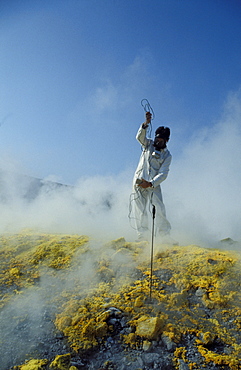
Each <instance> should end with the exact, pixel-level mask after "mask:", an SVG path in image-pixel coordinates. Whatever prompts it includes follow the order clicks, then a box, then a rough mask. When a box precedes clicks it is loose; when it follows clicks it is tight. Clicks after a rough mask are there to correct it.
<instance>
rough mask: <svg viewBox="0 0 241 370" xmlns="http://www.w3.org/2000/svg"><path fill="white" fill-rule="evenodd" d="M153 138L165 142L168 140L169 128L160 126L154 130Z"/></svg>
mask: <svg viewBox="0 0 241 370" xmlns="http://www.w3.org/2000/svg"><path fill="white" fill-rule="evenodd" d="M155 137H160V138H162V139H165V140H166V141H168V140H169V138H170V129H169V127H164V126H160V127H158V128H157V129H156V132H155Z"/></svg>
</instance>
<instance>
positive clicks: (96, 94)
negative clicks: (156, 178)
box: [0, 0, 241, 243]
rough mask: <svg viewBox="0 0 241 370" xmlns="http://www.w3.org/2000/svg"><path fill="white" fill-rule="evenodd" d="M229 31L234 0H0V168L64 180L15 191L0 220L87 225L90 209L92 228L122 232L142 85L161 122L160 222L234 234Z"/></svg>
mask: <svg viewBox="0 0 241 370" xmlns="http://www.w3.org/2000/svg"><path fill="white" fill-rule="evenodd" d="M240 35H241V3H240V1H237V0H151V1H149V0H128V1H127V0H124V1H123V0H122V1H119V0H65V1H63V0H47V1H45V0H39V1H37V0H29V1H27V0H2V1H1V2H0V56H1V63H0V168H1V169H4V170H10V171H17V172H18V173H24V174H27V175H30V176H34V177H37V178H41V179H42V178H43V179H51V180H55V181H58V182H61V183H65V184H70V185H75V187H74V189H75V190H74V192H75V194H74V200H73V199H72V198H70V197H69V195H68V194H67V195H66V198H65V199H64V198H63V195H61V196H60V197H58V196H57V195H56V196H54V197H53V198H49V196H48V194H47V195H46V197H44V196H43V197H42V196H41V197H40V198H39V199H37V200H36V202H35V206H34V205H29V206H28V205H26V204H25V203H24V200H19V196H18V201H16V202H15V204H14V205H13V206H12V207H9V205H6V207H5V208H6V209H5V211H4V210H3V208H2V209H1V219H0V225H1V230H6V229H7V230H8V228H9V225H14V226H15V227H16V225H19V227H25V226H29V225H30V226H33V227H35V226H36V225H37V226H41V225H42V227H43V228H45V229H46V228H47V229H48V230H51V231H53V230H59V227H60V229H61V232H63V231H64V230H65V231H68V232H69V231H70V232H80V233H82V232H83V233H87V234H88V233H89V232H92V231H93V220H94V221H95V222H94V225H95V226H96V230H97V229H98V231H96V232H98V233H99V232H100V230H101V231H102V232H103V233H104V234H105V235H109V234H110V231H112V233H113V237H118V236H122V235H123V234H126V235H129V234H128V233H129V230H130V225H129V222H128V217H127V215H128V206H129V204H128V202H129V195H130V193H131V184H132V177H133V173H134V171H135V168H136V166H137V162H138V160H139V156H140V153H141V149H140V146H139V144H138V143H137V141H136V139H135V135H136V132H137V129H138V128H139V125H140V124H141V122H143V120H144V110H143V108H142V106H141V100H142V99H145V98H146V99H148V100H149V102H150V104H151V106H152V108H153V110H154V112H155V119H154V120H153V122H152V126H153V127H152V133H153V132H154V130H155V129H156V128H157V127H158V126H161V125H165V126H169V127H170V128H171V139H170V142H169V143H168V147H169V149H170V151H171V153H172V155H173V160H172V164H171V169H170V174H169V176H168V179H167V180H166V181H165V182H164V183H163V185H162V190H163V195H164V203H165V205H166V209H167V216H168V219H169V221H170V222H171V225H172V230H173V234H174V235H173V236H174V237H175V238H176V239H178V240H179V241H181V240H183V241H184V242H187V241H188V242H191V243H194V241H195V240H201V239H202V240H204V239H205V240H206V241H207V240H208V241H210V240H215V241H217V240H219V239H221V238H225V237H232V238H234V239H238V240H241V225H240V221H239V220H240V209H241V198H240V183H241V161H240V158H241V124H240V122H241V63H240V61H241V37H240ZM10 178H11V176H10ZM17 188H18V189H19V191H20V193H21V186H20V184H17ZM6 189H8V190H9V192H10V193H11V192H12V193H11V194H12V195H11V197H12V199H15V195H16V189H15V190H14V189H13V185H12V183H11V181H10V183H9V182H7V186H6ZM11 197H10V198H11ZM20 198H21V194H20ZM106 199H109V200H110V201H111V202H112V203H111V204H112V212H109V213H108V212H107V210H104V209H103V200H106ZM79 204H84V205H86V206H85V207H84V208H83V209H82V210H81V211H80V209H79ZM26 207H27V209H26ZM94 210H95V212H96V214H95V213H93V211H94ZM107 213H108V214H107ZM84 221H85V223H84ZM133 237H134V236H133Z"/></svg>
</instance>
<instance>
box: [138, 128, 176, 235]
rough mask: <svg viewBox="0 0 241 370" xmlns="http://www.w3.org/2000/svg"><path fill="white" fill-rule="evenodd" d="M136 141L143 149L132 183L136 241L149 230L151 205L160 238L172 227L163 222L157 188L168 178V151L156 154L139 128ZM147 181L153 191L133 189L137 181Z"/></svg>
mask: <svg viewBox="0 0 241 370" xmlns="http://www.w3.org/2000/svg"><path fill="white" fill-rule="evenodd" d="M136 139H137V140H138V141H139V142H140V144H141V145H142V150H143V151H142V154H141V157H140V161H139V164H138V166H137V169H136V172H135V175H134V179H133V189H134V193H133V198H132V199H133V202H134V217H135V222H136V228H137V231H138V235H139V237H143V235H145V233H147V232H148V230H149V229H150V218H151V217H153V216H152V205H155V208H156V216H155V225H156V229H157V231H158V233H159V235H160V236H164V235H166V234H168V233H169V232H170V229H171V225H170V223H169V222H168V220H167V219H166V210H165V206H164V204H163V200H162V191H161V186H160V184H161V183H162V181H164V180H165V179H166V178H167V175H168V172H169V166H170V163H171V160H172V156H171V154H170V152H169V150H168V149H167V148H165V149H162V150H161V151H158V150H156V149H155V147H154V145H153V144H154V142H153V140H151V139H148V138H147V137H146V129H144V128H143V127H142V125H141V127H140V128H139V130H138V132H137V135H136ZM141 178H143V179H145V180H147V181H150V182H151V183H152V185H153V187H149V188H146V189H143V188H141V187H140V186H137V185H136V180H137V179H141Z"/></svg>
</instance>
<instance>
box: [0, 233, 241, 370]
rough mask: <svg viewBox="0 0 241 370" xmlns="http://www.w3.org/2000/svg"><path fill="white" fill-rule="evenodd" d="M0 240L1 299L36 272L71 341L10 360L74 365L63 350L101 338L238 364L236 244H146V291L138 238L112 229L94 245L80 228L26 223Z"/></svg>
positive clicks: (28, 284) (21, 288)
mask: <svg viewBox="0 0 241 370" xmlns="http://www.w3.org/2000/svg"><path fill="white" fill-rule="evenodd" d="M0 242H1V249H0V253H1V270H0V283H1V286H2V287H3V288H4V289H3V290H2V296H1V305H2V307H7V303H8V304H9V303H10V302H15V301H14V300H15V299H17V298H16V292H22V296H23V297H24V295H25V294H26V292H29V291H30V289H32V291H33V290H35V291H37V290H38V289H44V288H43V285H41V284H40V282H41V281H42V279H43V278H45V279H46V280H47V281H48V283H49V281H50V282H51V284H52V286H51V290H50V291H48V294H47V293H46V297H45V298H46V300H47V301H48V302H50V303H49V304H50V305H51V307H55V310H56V312H55V317H54V325H55V327H56V329H58V330H59V331H60V332H61V333H63V335H64V337H65V338H66V340H67V341H68V344H69V346H70V347H69V348H70V349H71V351H72V352H71V353H69V354H67V355H59V354H58V355H57V356H56V357H55V358H54V360H53V359H52V360H51V361H50V360H48V362H46V361H47V360H30V361H28V362H26V363H25V364H24V365H21V366H20V367H19V366H18V367H17V368H16V369H17V370H42V368H43V369H44V370H45V368H46V369H47V370H75V367H74V366H71V356H72V355H73V353H74V354H81V355H83V356H84V354H85V353H86V350H88V351H91V350H94V349H97V350H98V349H100V348H104V350H107V349H108V348H109V347H108V346H111V343H112V342H111V340H112V341H113V342H114V343H115V344H116V345H117V344H118V346H119V347H118V348H119V349H118V351H120V350H121V349H120V348H123V353H124V351H125V352H127V353H132V355H133V353H134V352H131V351H135V350H138V351H143V352H144V353H146V355H149V352H150V353H152V351H153V352H154V351H155V352H158V349H160V348H161V350H162V351H163V350H164V349H167V350H168V351H169V352H168V356H169V357H170V356H171V357H172V366H173V367H174V368H175V369H177V370H179V369H180V367H183V368H184V365H186V366H188V368H189V369H191V370H192V369H193V370H199V369H200V368H207V369H208V366H209V364H216V365H217V366H223V367H225V366H226V368H225V369H230V370H239V369H241V365H240V364H241V337H240V328H241V309H240V307H241V285H240V281H241V262H240V255H239V254H238V253H237V252H232V251H221V250H218V249H208V248H202V247H199V246H196V245H190V246H181V247H180V246H173V247H168V246H165V245H159V246H156V250H158V252H157V253H156V254H155V256H154V263H153V276H152V300H151V301H150V263H149V258H147V257H146V255H147V253H149V245H148V243H127V242H126V241H125V239H124V238H119V239H117V240H115V241H112V242H109V243H108V244H105V245H101V246H100V247H99V249H98V251H97V250H96V249H93V250H91V247H90V244H89V240H88V238H87V237H86V236H79V235H51V234H42V233H39V234H38V233H36V234H35V233H31V232H29V231H28V232H25V233H21V234H17V235H4V236H2V237H1V240H0ZM97 252H98V253H97ZM46 277H47V278H46ZM53 277H54V279H52V280H51V278H53ZM49 284H50V283H49ZM16 320H18V322H19V323H20V324H21V323H22V322H24V318H23V319H21V318H16ZM153 348H154V349H153ZM88 353H89V352H88ZM113 356H114V355H113ZM123 356H124V355H123ZM130 358H131V356H130ZM133 358H134V355H133ZM143 358H144V360H145V359H146V361H148V356H146V357H143ZM144 360H143V361H144ZM44 361H45V362H44ZM139 361H140V359H139ZM150 361H151V360H150ZM220 369H221V368H220Z"/></svg>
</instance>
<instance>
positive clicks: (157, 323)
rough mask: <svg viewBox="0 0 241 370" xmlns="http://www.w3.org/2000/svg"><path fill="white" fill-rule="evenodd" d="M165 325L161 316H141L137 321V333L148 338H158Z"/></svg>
mask: <svg viewBox="0 0 241 370" xmlns="http://www.w3.org/2000/svg"><path fill="white" fill-rule="evenodd" d="M162 327H163V320H161V318H160V317H149V316H141V317H140V318H139V319H138V320H137V321H136V335H139V336H140V337H144V338H147V339H156V338H157V336H158V334H160V332H161V329H162Z"/></svg>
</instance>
